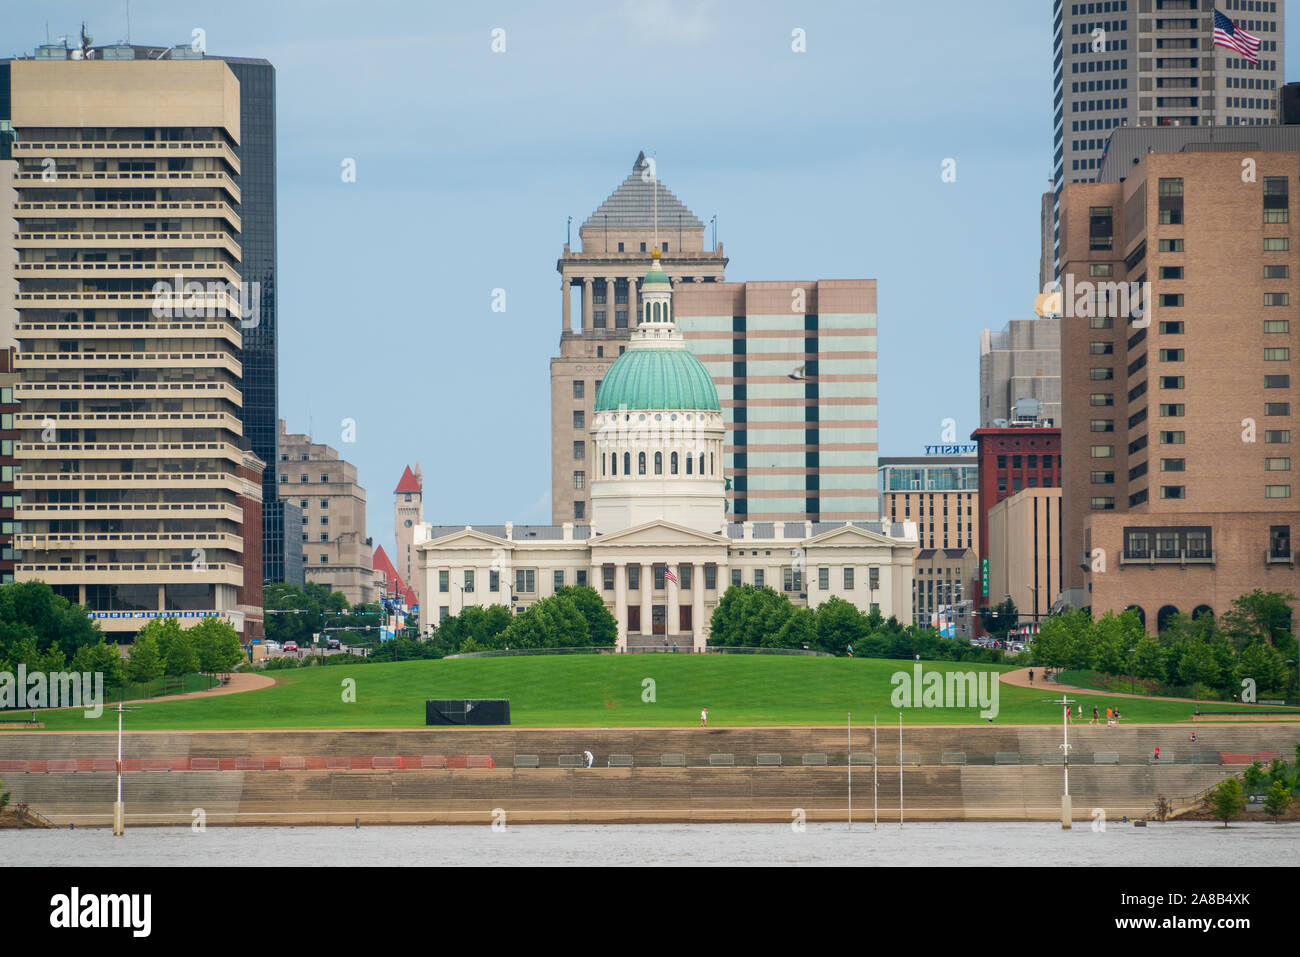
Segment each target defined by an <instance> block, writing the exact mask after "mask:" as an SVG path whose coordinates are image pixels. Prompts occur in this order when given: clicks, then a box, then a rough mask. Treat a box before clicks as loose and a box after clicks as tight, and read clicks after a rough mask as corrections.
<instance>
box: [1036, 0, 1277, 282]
mask: <svg viewBox="0 0 1300 957" xmlns="http://www.w3.org/2000/svg"><path fill="white" fill-rule="evenodd" d="M1216 8H1217V9H1219V10H1221V11H1222V12H1223V13H1224V14H1225V15H1226V16H1228V17H1230V18H1231V19H1232V20H1233V22H1234V23H1235V24H1236V25H1237V26H1238V27H1240V28H1241V29H1243V30H1246V31H1247V32H1248V33H1250V34H1252V35H1254V36H1256V37H1258V38H1259V40H1260V51H1259V62H1258V63H1251V62H1249V61H1247V60H1246V59H1244V58H1243V57H1242V56H1241V55H1240V54H1238V53H1236V52H1235V51H1233V50H1230V49H1227V48H1225V47H1216V46H1214V44H1213V39H1214V11H1215V9H1216ZM1284 12H1285V2H1284V0H1107V2H1096V0H1089V2H1084V3H1075V2H1070V0H1054V3H1053V4H1052V24H1053V27H1052V29H1053V38H1052V39H1053V43H1052V49H1053V61H1052V72H1053V81H1052V89H1053V100H1052V110H1053V135H1052V156H1053V171H1054V181H1055V194H1056V195H1055V198H1056V205H1057V213H1058V215H1057V216H1056V219H1055V233H1056V235H1055V236H1054V240H1055V245H1056V246H1057V248H1058V253H1059V245H1060V242H1061V237H1060V235H1059V232H1060V217H1059V203H1060V198H1061V190H1062V188H1064V186H1065V184H1066V183H1078V182H1088V181H1091V180H1095V179H1097V174H1098V171H1099V170H1100V169H1101V166H1102V163H1103V162H1104V161H1105V158H1106V151H1107V143H1108V140H1109V137H1110V134H1111V133H1112V132H1113V131H1114V130H1116V129H1120V128H1121V127H1125V126H1128V127H1133V126H1177V127H1187V126H1195V127H1203V126H1238V125H1241V126H1265V125H1270V124H1275V123H1277V115H1278V110H1277V106H1278V90H1279V88H1280V87H1281V86H1282V82H1283V66H1284V60H1285V41H1284V38H1285V32H1284V21H1285V17H1284ZM1056 259H1057V262H1058V263H1059V261H1060V260H1059V254H1058V256H1057V257H1056Z"/></svg>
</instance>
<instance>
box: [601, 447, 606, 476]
mask: <svg viewBox="0 0 1300 957" xmlns="http://www.w3.org/2000/svg"><path fill="white" fill-rule="evenodd" d="M600 477H601V478H604V477H605V453H604V452H601V453H600Z"/></svg>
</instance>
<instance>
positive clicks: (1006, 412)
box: [980, 318, 1061, 429]
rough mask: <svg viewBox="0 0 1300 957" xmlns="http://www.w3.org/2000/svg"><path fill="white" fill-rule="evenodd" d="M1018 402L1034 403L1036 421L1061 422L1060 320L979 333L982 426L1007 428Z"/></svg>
mask: <svg viewBox="0 0 1300 957" xmlns="http://www.w3.org/2000/svg"><path fill="white" fill-rule="evenodd" d="M1021 399H1034V400H1036V401H1037V404H1038V408H1037V413H1036V417H1037V419H1038V420H1039V421H1040V422H1048V421H1050V422H1051V423H1056V422H1059V421H1060V419H1061V320H1060V319H1053V318H1046V319H1012V320H1011V321H1010V322H1008V323H1007V326H1006V328H1005V329H1003V330H1002V331H1001V332H993V331H991V330H989V329H985V330H984V331H983V332H981V333H980V428H982V429H988V428H993V427H995V426H997V425H998V424H999V422H998V420H999V419H1001V420H1003V422H1002V423H1001V424H1002V425H1005V424H1006V423H1007V422H1009V421H1010V420H1011V419H1012V418H1013V415H1012V409H1013V408H1015V407H1016V404H1017V403H1018V402H1019V401H1020V400H1021ZM1020 411H1021V412H1022V413H1023V412H1024V411H1025V410H1024V409H1021V410H1020Z"/></svg>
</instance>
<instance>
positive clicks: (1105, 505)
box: [1092, 496, 1115, 512]
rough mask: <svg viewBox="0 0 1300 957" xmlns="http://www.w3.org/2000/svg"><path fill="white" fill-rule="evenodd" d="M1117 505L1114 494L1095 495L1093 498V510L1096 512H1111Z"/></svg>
mask: <svg viewBox="0 0 1300 957" xmlns="http://www.w3.org/2000/svg"><path fill="white" fill-rule="evenodd" d="M1114 507H1115V499H1114V497H1113V496H1094V497H1093V499H1092V510H1093V511H1094V512H1109V511H1111V510H1112V509H1114Z"/></svg>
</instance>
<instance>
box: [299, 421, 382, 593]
mask: <svg viewBox="0 0 1300 957" xmlns="http://www.w3.org/2000/svg"><path fill="white" fill-rule="evenodd" d="M279 431H280V435H279V440H278V445H279V449H280V483H279V485H280V497H281V498H282V499H285V500H287V501H290V502H295V503H297V505H298V508H299V511H300V514H301V516H302V520H301V533H302V551H303V565H304V569H303V572H304V575H305V577H306V580H307V581H309V582H315V583H316V584H318V585H323V586H325V587H326V588H328V589H329V590H330V591H338V592H342V593H343V596H344V597H345V598H347V600H348V603H349V604H352V605H355V604H358V603H359V602H370V601H374V599H375V594H374V569H373V567H372V565H371V546H372V543H371V540H370V539H369V538H367V537H366V490H365V489H363V488H362V487H361V486H360V485H358V484H357V467H356V466H355V465H353V464H352V463H351V462H348V461H345V460H344V459H341V458H339V453H338V452H337V451H336V450H334V449H332V448H330V447H329V446H328V445H325V444H324V443H323V442H313V441H312V439H311V436H308V435H301V434H298V433H291V432H287V431H285V425H284V420H283V419H281V420H280V424H279Z"/></svg>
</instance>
